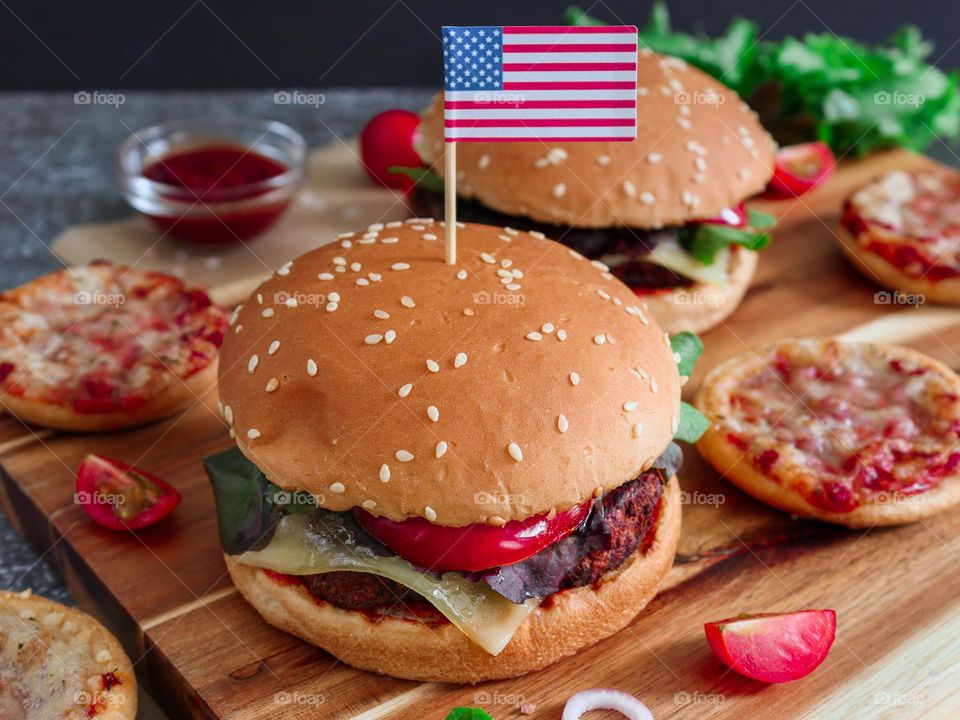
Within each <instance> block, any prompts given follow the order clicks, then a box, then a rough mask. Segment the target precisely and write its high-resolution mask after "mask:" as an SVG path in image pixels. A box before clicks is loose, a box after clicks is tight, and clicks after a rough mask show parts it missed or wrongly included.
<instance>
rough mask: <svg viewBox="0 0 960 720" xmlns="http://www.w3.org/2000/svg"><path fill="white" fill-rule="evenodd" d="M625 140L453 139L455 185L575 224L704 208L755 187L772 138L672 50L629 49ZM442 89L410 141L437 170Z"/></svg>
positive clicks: (518, 211)
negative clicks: (632, 80)
mask: <svg viewBox="0 0 960 720" xmlns="http://www.w3.org/2000/svg"><path fill="white" fill-rule="evenodd" d="M637 82H638V96H637V138H636V140H634V141H633V142H601V143H594V142H582V143H581V142H574V143H553V142H549V141H544V142H507V143H473V142H464V143H459V149H458V153H457V180H458V184H457V192H458V194H459V195H460V196H461V197H465V198H476V199H477V200H479V201H480V202H481V203H483V204H484V205H486V206H487V207H490V208H492V209H494V210H498V211H499V212H503V213H507V214H510V215H521V216H525V217H530V218H533V219H534V220H537V221H539V222H548V223H555V224H559V225H572V226H574V227H581V228H603V227H614V226H620V225H623V226H628V227H635V228H656V227H661V226H665V225H681V224H684V223H687V222H689V221H691V220H695V219H700V218H708V217H713V216H715V215H717V214H718V213H720V211H721V210H723V209H724V208H729V207H733V206H735V205H737V204H739V203H740V202H742V201H743V200H745V199H746V198H748V197H750V196H751V195H755V194H756V193H758V192H760V191H761V190H763V189H764V188H765V187H766V185H767V182H768V181H769V179H770V177H771V176H772V175H773V165H774V155H775V152H776V146H775V144H774V142H773V140H772V138H771V137H770V136H769V134H768V133H767V132H766V131H765V130H764V129H763V127H762V126H761V125H760V123H759V122H758V121H757V118H756V114H755V113H754V112H753V111H752V110H751V109H750V108H749V107H748V106H747V105H746V104H745V103H744V102H743V101H742V100H741V99H740V98H739V97H738V96H737V94H736V93H734V92H733V91H732V90H730V89H729V88H727V87H725V86H724V85H722V84H721V83H720V82H718V81H716V80H714V79H713V78H711V77H709V76H708V75H706V74H705V73H703V72H701V71H700V70H698V69H697V68H694V67H690V66H688V65H687V64H686V63H684V62H682V61H681V60H678V59H676V58H665V57H661V56H659V55H656V54H654V53H652V52H649V51H647V52H643V51H641V52H640V54H639V57H638V58H637ZM443 145H444V143H443V96H442V94H438V95H437V96H436V97H435V98H434V100H433V103H432V104H431V105H430V107H429V108H428V109H427V110H426V111H425V112H424V114H423V117H422V120H421V124H420V129H419V132H418V135H417V137H416V138H415V147H416V149H417V152H418V153H419V154H420V157H421V158H422V159H423V160H424V162H426V163H427V164H428V165H434V167H435V168H436V169H437V171H438V172H441V173H442V171H443V162H441V158H442V157H443Z"/></svg>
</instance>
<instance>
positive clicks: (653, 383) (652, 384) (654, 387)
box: [650, 378, 657, 394]
mask: <svg viewBox="0 0 960 720" xmlns="http://www.w3.org/2000/svg"><path fill="white" fill-rule="evenodd" d="M650 392H652V393H653V394H656V393H657V381H656V380H654V379H653V378H650Z"/></svg>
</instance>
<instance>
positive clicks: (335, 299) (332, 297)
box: [327, 292, 340, 303]
mask: <svg viewBox="0 0 960 720" xmlns="http://www.w3.org/2000/svg"><path fill="white" fill-rule="evenodd" d="M327 300H329V301H330V302H335V303H338V302H340V293H338V292H332V293H329V294H328V295H327Z"/></svg>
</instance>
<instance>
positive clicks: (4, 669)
mask: <svg viewBox="0 0 960 720" xmlns="http://www.w3.org/2000/svg"><path fill="white" fill-rule="evenodd" d="M0 638H3V642H2V643H0V718H24V719H25V720H48V719H49V718H74V717H76V718H80V717H84V718H86V717H96V718H97V720H133V718H135V717H136V716H137V680H136V677H134V674H133V668H132V666H131V664H130V659H129V658H128V657H127V655H126V653H124V652H123V648H122V647H120V643H119V642H118V641H117V639H116V638H115V637H114V636H113V635H111V634H110V633H109V632H108V631H107V630H106V629H105V628H104V627H103V626H102V625H101V624H100V623H98V622H97V621H96V620H94V619H93V618H92V617H90V616H89V615H87V614H85V613H82V612H80V611H79V610H74V609H73V608H68V607H65V606H64V605H61V604H59V603H56V602H53V601H52V600H47V599H46V598H42V597H39V596H37V595H33V594H32V593H31V592H30V591H29V590H25V591H23V592H20V593H15V592H7V591H0ZM105 676H106V677H105ZM94 708H95V709H96V712H93V709H94Z"/></svg>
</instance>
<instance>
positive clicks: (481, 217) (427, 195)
mask: <svg viewBox="0 0 960 720" xmlns="http://www.w3.org/2000/svg"><path fill="white" fill-rule="evenodd" d="M409 204H410V207H411V209H412V210H413V212H414V213H416V214H417V215H418V216H419V217H443V212H444V210H443V195H441V194H439V193H436V192H432V191H430V190H425V189H423V188H421V187H417V188H415V189H414V190H413V192H412V193H411V194H410V199H409ZM457 219H458V220H459V221H461V222H473V223H482V224H484V225H496V226H498V227H504V226H506V227H512V228H516V229H517V230H525V231H530V230H537V231H539V232H542V233H543V234H544V235H546V236H547V237H548V238H550V239H551V240H556V241H557V242H560V243H563V244H564V245H566V246H567V247H570V248H573V249H574V250H576V251H577V252H579V253H580V254H581V255H583V256H585V257H587V258H589V259H590V260H599V259H600V258H602V257H604V256H609V255H627V256H630V257H631V258H633V261H632V262H626V263H624V264H623V265H620V266H617V267H611V269H610V272H612V273H613V274H614V275H616V276H617V277H618V278H620V280H622V281H623V282H624V283H625V284H627V285H628V286H630V287H631V288H636V289H638V290H657V289H661V288H664V289H665V288H677V287H689V286H690V285H692V284H693V281H692V280H690V279H689V278H685V277H682V276H680V275H677V274H676V273H675V272H673V271H672V270H669V269H667V268H665V267H662V266H661V265H654V264H653V263H651V262H643V256H644V255H648V254H649V253H650V252H651V251H652V250H653V248H655V247H656V246H657V244H658V243H661V242H663V241H664V240H667V239H669V238H672V239H676V238H677V236H678V228H677V227H665V228H660V229H658V230H652V229H644V228H630V227H625V226H620V227H611V228H577V227H572V226H570V225H551V224H549V223H542V222H537V221H535V220H531V219H530V218H527V217H521V216H519V215H505V214H504V213H500V212H497V211H496V210H491V209H490V208H488V207H486V206H484V205H481V204H480V203H479V202H477V201H476V200H465V199H463V198H458V199H457Z"/></svg>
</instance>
